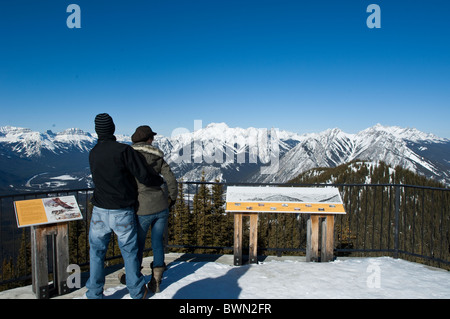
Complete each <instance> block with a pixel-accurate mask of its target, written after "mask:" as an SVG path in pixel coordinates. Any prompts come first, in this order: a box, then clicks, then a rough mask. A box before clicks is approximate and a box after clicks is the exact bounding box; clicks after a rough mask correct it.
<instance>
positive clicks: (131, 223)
mask: <svg viewBox="0 0 450 319" xmlns="http://www.w3.org/2000/svg"><path fill="white" fill-rule="evenodd" d="M95 131H96V132H97V135H98V141H97V145H95V147H94V148H93V149H92V150H91V152H90V153H89V164H90V167H91V173H92V180H93V182H94V186H95V188H94V195H93V197H92V204H93V205H94V209H93V211H92V217H91V225H90V229H89V244H90V277H89V280H88V282H87V283H86V287H87V289H88V290H87V292H86V297H87V298H90V299H91V298H102V297H103V286H104V284H105V275H104V271H103V263H104V260H105V255H106V250H107V248H108V244H109V241H110V238H111V233H112V232H114V233H115V234H116V235H117V240H118V243H119V247H120V251H121V253H122V257H123V260H124V264H125V271H126V274H127V288H128V290H129V292H130V296H131V297H132V298H134V299H137V298H144V297H145V295H146V292H147V287H146V285H145V280H144V276H143V275H142V273H141V271H140V264H139V261H138V257H137V252H138V246H137V232H136V230H137V228H136V216H135V212H134V207H135V205H136V201H137V194H138V193H137V185H136V179H137V180H138V181H139V182H141V183H143V184H145V185H148V186H160V185H161V184H162V183H163V180H162V178H161V177H160V176H159V175H158V174H156V172H155V171H154V170H152V169H151V168H149V167H148V166H147V165H146V164H145V160H144V159H143V158H142V157H141V155H140V154H139V153H137V152H136V151H134V150H133V148H132V147H131V146H130V145H126V144H122V143H118V142H117V141H116V138H115V136H114V132H115V125H114V122H113V119H112V118H111V117H110V116H109V115H108V114H106V113H102V114H98V115H97V116H96V117H95ZM135 178H136V179H135Z"/></svg>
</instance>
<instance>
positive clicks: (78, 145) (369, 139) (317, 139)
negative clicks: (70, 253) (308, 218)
mask: <svg viewBox="0 0 450 319" xmlns="http://www.w3.org/2000/svg"><path fill="white" fill-rule="evenodd" d="M117 138H118V140H119V141H121V142H124V143H130V142H131V141H130V137H129V136H117ZM95 143H96V135H95V134H90V133H87V132H83V131H82V130H79V129H75V128H72V129H68V130H65V131H63V132H59V133H53V132H51V131H47V132H45V133H39V132H33V131H31V130H29V129H26V128H17V127H12V126H4V127H0V192H1V193H5V192H14V193H17V192H19V191H24V190H40V189H41V190H46V189H51V188H64V189H68V188H85V187H90V186H92V182H91V178H90V170H89V164H88V154H89V150H90V149H92V147H93V146H94V145H95ZM154 145H155V146H157V147H159V148H160V149H161V150H163V152H164V153H165V158H166V160H167V162H168V163H169V164H170V166H171V167H172V169H173V171H174V173H175V174H176V176H177V177H178V178H179V179H181V178H183V180H184V181H198V180H200V179H201V176H202V174H204V177H205V179H206V180H207V181H214V180H215V179H220V180H222V181H227V182H249V181H253V182H286V181H288V180H290V179H292V178H294V177H296V176H298V175H299V174H300V173H302V172H304V171H306V170H309V169H311V168H315V167H334V166H337V165H340V164H343V163H346V162H349V161H352V160H354V159H360V160H368V161H371V162H377V161H384V162H385V163H387V164H388V165H391V166H393V167H395V166H396V165H400V166H402V167H404V168H407V169H410V170H412V171H414V172H417V173H419V174H422V175H425V176H427V177H431V178H434V179H436V180H438V181H441V182H444V183H445V184H447V185H449V184H450V140H448V139H444V138H439V137H436V136H434V135H432V134H427V133H423V132H420V131H418V130H416V129H412V128H400V127H385V126H382V125H379V124H378V125H375V126H373V127H371V128H368V129H366V130H363V131H361V132H359V133H357V134H348V133H345V132H343V131H341V130H340V129H338V128H334V129H328V130H326V131H323V132H320V133H310V134H304V135H299V134H296V133H291V132H287V131H282V130H277V129H260V128H253V127H250V128H246V129H243V128H230V127H228V126H227V125H226V124H225V123H213V124H209V125H208V126H206V127H204V128H200V129H197V130H195V131H194V132H184V133H183V134H179V135H176V136H171V137H166V136H160V135H157V136H156V140H155V142H154Z"/></svg>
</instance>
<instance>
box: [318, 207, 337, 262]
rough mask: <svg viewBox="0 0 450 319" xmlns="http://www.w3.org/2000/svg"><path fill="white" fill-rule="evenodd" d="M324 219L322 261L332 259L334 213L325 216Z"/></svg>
mask: <svg viewBox="0 0 450 319" xmlns="http://www.w3.org/2000/svg"><path fill="white" fill-rule="evenodd" d="M324 217H325V218H324V220H323V221H322V249H321V261H324V262H325V261H332V260H333V251H334V215H326V216H324Z"/></svg>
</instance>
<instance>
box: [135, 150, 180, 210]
mask: <svg viewBox="0 0 450 319" xmlns="http://www.w3.org/2000/svg"><path fill="white" fill-rule="evenodd" d="M132 147H133V148H134V149H135V150H136V151H138V152H140V153H141V154H142V155H143V156H144V157H145V160H146V161H147V165H149V166H150V167H152V168H153V169H154V170H155V171H156V172H157V173H159V174H161V175H162V177H163V178H164V180H165V182H166V183H165V184H164V185H163V186H162V187H148V186H145V185H143V184H141V183H139V181H137V180H136V182H137V185H138V192H139V195H138V202H139V206H138V209H137V214H138V215H149V214H154V213H158V212H160V211H163V210H165V209H167V208H168V207H169V198H170V199H171V200H173V201H174V202H175V200H176V199H177V192H178V184H177V180H176V178H175V175H174V174H173V172H172V171H171V169H170V167H169V165H168V164H167V163H166V161H165V160H164V153H163V152H162V151H161V150H160V149H158V148H156V147H154V146H152V145H150V144H147V143H145V142H139V143H135V144H133V145H132Z"/></svg>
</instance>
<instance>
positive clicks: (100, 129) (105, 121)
mask: <svg viewBox="0 0 450 319" xmlns="http://www.w3.org/2000/svg"><path fill="white" fill-rule="evenodd" d="M94 122H95V132H97V135H98V136H105V135H113V134H114V132H115V131H116V126H115V125H114V122H113V119H112V117H111V116H109V114H107V113H101V114H98V115H97V116H96V117H95V121H94Z"/></svg>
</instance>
